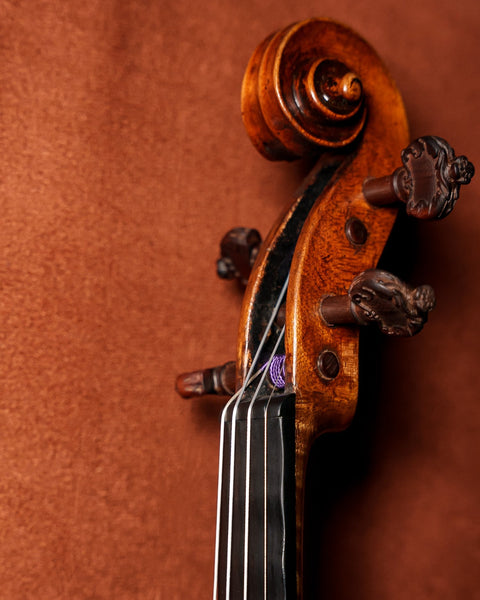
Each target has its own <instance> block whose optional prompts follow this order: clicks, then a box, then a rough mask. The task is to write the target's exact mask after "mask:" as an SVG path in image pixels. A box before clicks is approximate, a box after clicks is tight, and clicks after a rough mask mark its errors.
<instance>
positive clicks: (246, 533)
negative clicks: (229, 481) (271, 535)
mask: <svg viewBox="0 0 480 600" xmlns="http://www.w3.org/2000/svg"><path fill="white" fill-rule="evenodd" d="M284 335H285V325H284V326H283V327H282V330H281V331H280V333H279V335H278V338H277V341H276V342H275V346H274V348H273V350H272V352H271V354H270V357H269V359H268V362H267V363H266V364H265V365H264V366H263V367H262V370H263V374H262V377H261V379H260V381H259V382H258V384H257V387H256V389H255V393H254V394H253V396H252V399H251V400H250V402H249V405H248V412H247V444H246V446H247V447H246V460H245V528H244V559H243V599H244V600H247V589H248V583H247V582H248V539H249V535H250V520H249V519H250V457H251V445H252V444H251V442H252V437H251V436H252V413H253V406H254V404H255V402H256V400H257V398H258V394H259V393H260V389H261V387H262V385H263V383H264V381H265V378H266V377H267V373H268V372H269V369H270V365H271V364H272V361H273V359H274V358H275V355H276V352H277V350H278V347H279V346H280V342H281V341H282V340H283V336H284ZM274 389H275V388H274ZM272 394H273V392H272ZM272 394H270V398H269V399H268V404H269V403H270V399H271V397H272ZM268 404H267V406H268ZM264 419H265V422H266V413H264ZM265 477H266V472H265V466H264V478H265Z"/></svg>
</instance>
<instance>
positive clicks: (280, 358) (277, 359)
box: [262, 354, 285, 389]
mask: <svg viewBox="0 0 480 600" xmlns="http://www.w3.org/2000/svg"><path fill="white" fill-rule="evenodd" d="M267 365H268V363H265V364H264V365H263V367H262V369H264V368H265V367H266V366H267ZM268 374H269V376H270V381H271V382H272V383H273V385H274V386H275V387H276V388H279V389H283V388H284V387H285V354H278V355H276V356H274V357H273V358H272V361H271V362H270V368H269V370H268Z"/></svg>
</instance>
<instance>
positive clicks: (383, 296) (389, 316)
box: [320, 269, 435, 336]
mask: <svg viewBox="0 0 480 600" xmlns="http://www.w3.org/2000/svg"><path fill="white" fill-rule="evenodd" d="M434 306H435V292H434V291H433V288H432V287H430V286H429V285H421V286H418V287H416V288H412V287H410V286H408V285H407V284H406V283H404V282H403V281H401V280H400V279H398V277H395V276H394V275H392V274H391V273H388V272H387V271H381V270H379V269H370V270H368V271H364V272H363V273H360V275H357V277H355V279H354V280H353V282H352V284H351V286H350V288H349V290H348V295H345V296H327V297H326V298H324V299H323V301H322V303H321V306H320V313H321V315H322V318H323V319H324V321H325V322H326V323H328V324H329V325H345V324H349V323H357V324H359V325H368V324H369V323H375V324H377V325H378V327H379V328H380V330H381V331H382V333H385V334H387V335H399V336H412V335H415V334H416V333H418V332H419V331H421V330H422V328H423V326H424V324H425V323H426V322H427V318H428V313H429V312H430V311H431V310H432V309H433V308H434Z"/></svg>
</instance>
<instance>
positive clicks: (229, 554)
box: [213, 275, 289, 600]
mask: <svg viewBox="0 0 480 600" xmlns="http://www.w3.org/2000/svg"><path fill="white" fill-rule="evenodd" d="M288 280H289V275H287V277H286V279H285V283H284V284H283V287H282V290H281V292H280V294H279V296H278V299H277V302H276V303H275V306H274V308H273V311H272V314H271V316H270V319H269V321H268V323H267V326H266V328H265V331H264V333H263V336H262V339H261V340H260V343H259V345H258V348H257V351H256V353H255V356H254V357H253V360H252V364H251V365H250V368H249V370H248V372H247V376H246V377H245V379H244V382H243V385H242V387H241V388H240V389H239V390H238V392H236V394H234V395H233V396H232V398H231V399H230V401H229V402H228V403H227V404H226V406H225V408H224V409H223V411H222V419H221V427H220V452H219V477H218V497H217V530H216V541H215V546H216V551H215V576H214V588H213V599H214V600H217V591H218V569H219V564H218V563H219V558H220V557H219V550H220V513H221V502H222V479H223V467H222V466H223V452H224V449H223V446H224V439H225V433H224V430H225V422H226V416H227V412H228V409H229V408H230V406H231V405H232V403H234V407H233V413H232V430H231V441H230V473H229V493H228V529H227V565H226V596H225V597H226V599H227V600H228V599H229V598H230V577H231V559H232V526H233V483H234V470H235V433H236V427H235V424H236V417H237V412H238V405H239V404H240V402H241V400H242V397H243V394H244V393H245V389H246V388H247V386H248V385H249V383H250V380H251V375H252V373H253V370H254V369H255V367H256V365H257V362H258V360H259V358H260V353H261V351H262V350H263V347H264V345H265V342H266V341H267V337H268V335H269V333H270V331H271V329H272V325H273V322H274V320H275V317H276V316H277V314H278V310H279V309H280V306H281V304H282V302H283V299H284V297H285V294H286V291H287V286H288Z"/></svg>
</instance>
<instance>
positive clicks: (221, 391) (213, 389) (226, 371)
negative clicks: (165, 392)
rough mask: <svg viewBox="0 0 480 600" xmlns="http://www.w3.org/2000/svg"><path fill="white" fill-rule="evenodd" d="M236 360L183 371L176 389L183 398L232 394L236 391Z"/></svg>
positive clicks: (176, 383) (177, 381)
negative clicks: (196, 369) (215, 365)
mask: <svg viewBox="0 0 480 600" xmlns="http://www.w3.org/2000/svg"><path fill="white" fill-rule="evenodd" d="M235 369H236V366H235V362H234V361H230V362H227V363H225V364H224V365H221V366H220V367H213V368H211V369H203V370H200V371H192V372H190V373H181V374H180V375H179V376H178V377H177V379H176V382H175V389H176V390H177V392H178V394H180V396H182V398H198V397H200V396H208V395H213V396H232V395H233V394H234V392H235Z"/></svg>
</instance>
